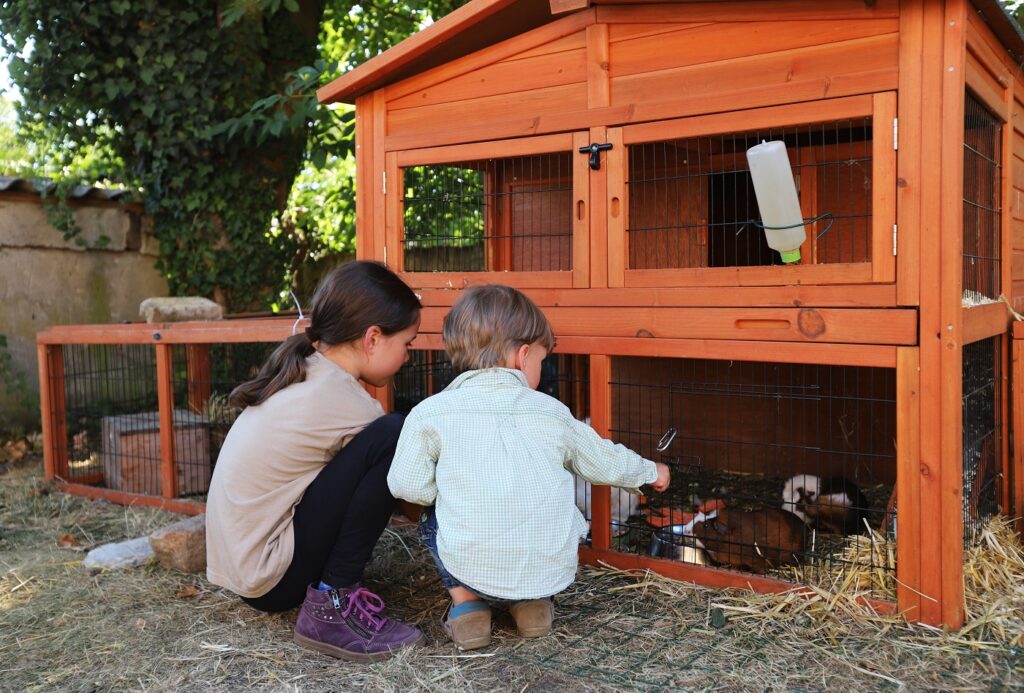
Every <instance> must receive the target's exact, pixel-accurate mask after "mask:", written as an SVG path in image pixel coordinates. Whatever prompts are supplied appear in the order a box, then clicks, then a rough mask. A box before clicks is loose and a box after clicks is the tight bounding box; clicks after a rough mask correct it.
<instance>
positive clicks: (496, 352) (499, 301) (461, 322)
mask: <svg viewBox="0 0 1024 693" xmlns="http://www.w3.org/2000/svg"><path fill="white" fill-rule="evenodd" d="M443 337H444V347H445V349H446V350H447V351H448V358H450V359H451V362H452V366H453V367H454V368H455V372H456V373H462V372H463V371H470V370H476V369H479V368H493V367H495V366H502V365H504V362H505V359H506V358H507V357H508V355H509V353H511V352H513V351H515V350H516V349H518V348H519V347H520V346H522V345H523V344H533V343H534V342H540V344H541V345H542V346H543V347H544V348H545V349H547V350H548V352H549V353H550V352H551V351H552V350H553V349H554V348H555V334H554V332H552V330H551V325H550V323H548V319H547V318H546V317H544V313H542V312H541V311H540V308H538V307H537V306H536V305H535V304H534V303H533V301H531V300H530V299H529V298H527V296H526V295H525V294H523V293H522V292H520V291H517V290H516V289H513V288H512V287H510V286H504V285H502V284H485V285H482V286H471V287H470V288H468V289H466V290H465V291H463V292H462V296H460V297H459V300H457V301H456V302H455V305H454V306H452V309H451V311H450V312H449V313H448V315H447V316H445V319H444V329H443Z"/></svg>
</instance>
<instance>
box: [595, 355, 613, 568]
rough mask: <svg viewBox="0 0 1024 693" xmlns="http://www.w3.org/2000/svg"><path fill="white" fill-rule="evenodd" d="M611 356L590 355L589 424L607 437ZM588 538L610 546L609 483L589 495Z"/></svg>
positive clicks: (609, 424)
mask: <svg viewBox="0 0 1024 693" xmlns="http://www.w3.org/2000/svg"><path fill="white" fill-rule="evenodd" d="M611 376H612V366H611V359H610V358H608V357H607V356H602V355H599V354H594V355H592V356H591V357H590V425H591V426H592V427H593V428H594V430H595V431H597V432H598V433H599V434H601V436H603V437H605V438H607V437H608V436H609V429H610V428H611V423H612V403H611V379H612V378H611ZM590 512H591V521H590V541H591V544H592V545H593V546H594V548H596V549H607V548H608V547H610V546H611V541H612V534H611V521H612V503H611V489H610V488H609V487H608V486H599V485H596V484H595V485H594V486H593V487H592V495H591V506H590Z"/></svg>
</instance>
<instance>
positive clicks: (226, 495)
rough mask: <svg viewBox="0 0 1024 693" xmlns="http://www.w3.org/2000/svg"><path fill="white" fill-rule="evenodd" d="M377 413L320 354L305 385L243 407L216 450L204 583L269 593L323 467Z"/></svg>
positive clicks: (245, 593)
mask: <svg viewBox="0 0 1024 693" xmlns="http://www.w3.org/2000/svg"><path fill="white" fill-rule="evenodd" d="M383 413H384V410H383V409H382V408H381V406H380V403H379V402H377V400H375V399H373V398H372V397H370V395H369V394H368V393H367V392H366V390H365V389H363V387H362V385H360V384H359V381H357V380H356V379H355V378H354V377H353V376H352V375H350V374H349V373H348V372H347V371H345V370H344V369H342V368H341V367H340V366H338V365H336V364H335V363H333V362H332V361H330V360H329V359H327V358H325V357H324V356H322V355H320V354H313V355H312V356H310V357H309V358H307V359H306V379H305V380H304V381H303V382H301V383H294V384H292V385H289V386H288V387H286V388H284V389H283V390H280V391H278V392H276V393H274V395H272V396H271V397H270V399H268V400H267V401H265V402H263V403H262V404H260V405H258V406H254V407H248V408H247V409H245V411H243V412H242V414H241V415H240V416H239V417H238V419H237V420H236V421H235V423H234V425H232V426H231V430H230V431H229V432H228V435H227V438H226V439H225V441H224V447H223V448H221V451H220V455H219V456H218V458H217V466H216V467H215V468H214V472H213V479H212V481H211V482H210V493H209V496H208V497H207V500H206V562H207V567H206V577H207V579H209V580H210V582H212V583H214V584H217V585H221V586H223V587H227V588H228V589H230V590H231V591H233V592H235V593H237V594H239V595H241V596H243V597H259V596H262V595H264V594H266V593H267V592H269V591H270V590H271V589H272V588H273V587H274V586H275V585H276V584H277V583H278V581H280V579H281V577H282V576H283V575H284V573H285V570H287V569H288V566H289V564H290V563H291V560H292V554H293V551H294V548H295V539H294V536H293V533H292V517H293V515H294V514H295V506H296V505H297V504H298V503H299V501H300V500H301V499H302V494H303V493H305V491H306V488H307V487H308V486H309V484H310V483H312V481H313V479H315V478H316V475H317V474H319V473H320V470H321V469H323V467H324V465H325V464H326V463H327V462H328V461H329V460H330V459H331V458H332V457H334V455H335V454H336V453H337V452H338V450H340V449H341V448H342V447H344V446H345V445H347V444H348V442H349V441H350V440H351V439H352V438H353V436H355V435H356V434H357V433H359V432H360V431H362V430H363V429H364V428H366V426H367V425H368V424H370V422H372V421H373V420H374V419H376V418H378V417H379V416H381V415H382V414H383Z"/></svg>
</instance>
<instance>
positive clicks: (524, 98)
mask: <svg viewBox="0 0 1024 693" xmlns="http://www.w3.org/2000/svg"><path fill="white" fill-rule="evenodd" d="M586 108H587V83H586V82H585V81H581V82H578V83H575V84H564V85H558V86H553V87H544V88H539V89H533V90H530V91H517V92H510V93H505V94H495V95H493V96H483V97H478V98H475V99H467V100H464V101H456V102H452V103H439V104H432V105H429V106H417V107H415V108H402V109H397V110H389V111H388V113H387V119H386V123H387V131H388V134H389V135H410V134H421V133H430V132H431V131H432V130H433V129H435V128H436V127H437V124H438V123H444V125H445V127H446V128H453V129H454V128H460V127H472V126H476V125H479V124H480V123H487V122H490V121H502V120H510V119H514V118H516V117H517V116H518V117H521V118H537V117H539V116H543V115H545V114H560V113H564V112H565V111H574V110H583V109H586Z"/></svg>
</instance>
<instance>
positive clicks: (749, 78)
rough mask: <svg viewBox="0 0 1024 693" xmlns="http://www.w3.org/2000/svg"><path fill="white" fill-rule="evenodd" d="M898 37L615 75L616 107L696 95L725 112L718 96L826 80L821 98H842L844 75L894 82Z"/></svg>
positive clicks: (875, 37) (613, 97) (854, 41)
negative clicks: (878, 75)
mask: <svg viewBox="0 0 1024 693" xmlns="http://www.w3.org/2000/svg"><path fill="white" fill-rule="evenodd" d="M898 37H899V35H898V34H896V33H892V34H883V35H881V36H872V37H869V38H862V39H855V40H851V41H841V42H838V43H835V44H830V45H824V46H812V47H808V48H800V49H794V50H788V51H778V52H776V53H770V54H767V55H758V56H750V57H744V58H737V59H735V60H728V61H724V62H719V63H710V64H707V65H691V66H685V67H679V68H674V69H668V70H659V71H657V72H654V73H644V74H636V75H625V76H621V77H616V76H614V75H613V76H612V105H613V106H618V105H622V104H637V105H639V104H643V103H645V102H651V101H658V100H662V99H663V98H664V96H663V95H665V94H693V95H694V96H693V98H702V99H704V100H705V109H707V108H708V107H709V106H711V105H712V104H714V106H715V109H714V110H717V111H724V110H727V109H726V108H723V107H722V106H721V105H720V104H717V103H716V101H717V99H718V98H719V94H720V92H724V93H725V94H728V93H730V92H736V91H744V90H759V89H765V88H774V89H776V90H778V91H779V94H780V95H783V94H785V92H786V91H787V90H788V89H789V86H790V85H791V84H793V83H801V82H809V81H811V82H813V81H817V80H827V81H828V86H827V87H826V88H825V90H824V91H825V93H822V94H821V97H825V96H826V95H828V96H843V95H847V94H843V93H841V92H840V93H834V89H833V83H835V82H837V80H839V78H841V77H843V76H851V75H858V74H863V73H874V72H876V71H892V77H893V80H894V81H895V77H896V74H895V73H896V66H897V60H898V44H899V39H898ZM894 87H895V84H892V85H890V86H889V87H888V88H890V89H891V88H894ZM873 91H881V90H880V89H875V90H873ZM787 101H793V99H786V98H784V97H783V98H777V99H776V101H775V103H779V102H783V103H785V102H787ZM748 105H761V104H748Z"/></svg>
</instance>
